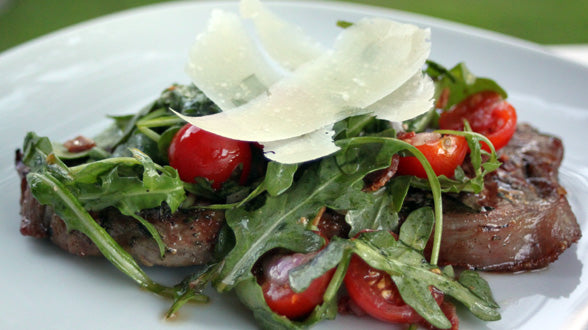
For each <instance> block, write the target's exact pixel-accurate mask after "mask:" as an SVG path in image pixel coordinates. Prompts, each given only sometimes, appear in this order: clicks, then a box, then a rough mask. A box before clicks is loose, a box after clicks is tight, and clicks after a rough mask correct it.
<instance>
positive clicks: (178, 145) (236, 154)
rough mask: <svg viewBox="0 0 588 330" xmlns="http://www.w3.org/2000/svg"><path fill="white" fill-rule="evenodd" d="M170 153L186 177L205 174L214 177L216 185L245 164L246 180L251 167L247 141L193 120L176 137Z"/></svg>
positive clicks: (243, 178)
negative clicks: (194, 123) (195, 124)
mask: <svg viewBox="0 0 588 330" xmlns="http://www.w3.org/2000/svg"><path fill="white" fill-rule="evenodd" d="M168 157H169V164H170V165H171V167H173V168H175V169H177V170H178V173H179V175H180V178H181V179H182V180H183V181H186V182H194V179H195V178H197V177H202V178H206V179H208V180H210V181H212V187H213V188H214V189H219V188H220V187H221V185H222V184H223V183H224V182H226V181H227V180H228V179H229V178H231V176H232V175H233V173H234V172H235V170H236V169H237V168H238V167H239V165H241V166H242V168H241V175H240V179H239V182H240V183H241V184H243V183H245V181H246V180H247V176H248V175H249V170H250V167H251V149H250V146H249V143H248V142H243V141H236V140H232V139H228V138H225V137H222V136H218V135H216V134H213V133H210V132H207V131H205V130H202V129H200V128H198V127H196V126H193V125H191V124H186V125H184V126H183V127H182V128H181V129H180V130H179V131H178V132H177V133H176V135H175V136H174V137H173V139H172V142H171V144H170V146H169V150H168Z"/></svg>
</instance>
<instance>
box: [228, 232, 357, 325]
mask: <svg viewBox="0 0 588 330" xmlns="http://www.w3.org/2000/svg"><path fill="white" fill-rule="evenodd" d="M352 246H353V245H352V243H351V241H349V240H344V239H339V238H336V237H335V238H334V239H333V241H331V243H330V244H329V245H328V246H327V247H326V248H325V249H324V250H322V251H321V252H319V254H317V255H316V256H315V257H314V259H313V260H312V261H311V264H305V265H301V266H299V267H296V268H294V269H292V270H291V271H290V285H291V287H292V288H293V289H298V290H302V287H305V286H308V285H309V284H310V282H311V281H312V279H314V278H316V277H319V276H321V275H322V274H324V273H325V272H326V271H328V270H330V269H332V268H334V267H337V269H336V270H335V273H334V274H333V277H332V279H331V282H330V283H329V286H328V287H327V290H326V291H325V294H324V295H323V303H322V304H320V305H318V306H316V307H315V309H314V310H313V312H312V313H310V315H308V316H307V317H306V319H304V320H296V321H293V320H290V319H288V318H286V317H284V316H280V315H278V314H276V313H274V312H273V311H272V310H271V309H270V308H269V307H268V306H267V304H266V302H265V298H264V297H263V293H262V291H261V287H260V286H259V284H258V283H257V281H256V279H255V278H249V279H247V280H243V281H241V282H239V284H238V285H237V286H236V287H235V292H236V293H237V296H238V297H239V299H240V300H241V302H242V303H243V304H244V305H245V306H247V307H248V308H249V309H251V310H252V311H253V315H254V316H255V319H256V320H257V321H258V323H259V325H260V327H261V328H265V329H306V328H308V327H310V326H312V325H313V324H316V323H318V322H320V321H322V320H332V319H334V318H335V317H336V315H337V292H338V291H339V288H340V287H341V285H342V284H343V278H344V277H345V273H346V272H347V266H348V264H349V260H350V257H351V248H352ZM317 267H318V268H319V270H317Z"/></svg>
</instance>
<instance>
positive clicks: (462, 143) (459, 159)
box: [397, 132, 469, 178]
mask: <svg viewBox="0 0 588 330" xmlns="http://www.w3.org/2000/svg"><path fill="white" fill-rule="evenodd" d="M398 138H399V139H401V140H404V141H406V142H408V143H410V144H412V145H413V146H415V147H416V148H417V149H419V150H420V152H422V153H423V155H425V157H426V158H427V160H428V161H429V163H430V164H431V167H432V168H433V170H434V171H435V174H437V175H438V176H439V175H445V176H447V177H449V178H451V177H453V173H454V172H455V169H456V168H457V167H458V166H459V165H461V164H462V163H463V160H464V159H465V156H466V154H467V152H468V150H469V149H468V144H467V141H466V139H465V138H464V137H462V136H456V135H445V136H441V134H438V133H417V134H415V133H412V132H411V133H404V134H399V135H398ZM397 173H398V174H399V175H414V176H417V177H419V178H426V177H427V173H426V172H425V169H424V168H423V166H422V165H421V162H419V160H418V159H417V158H416V157H414V156H406V157H401V158H400V161H399V163H398V171H397Z"/></svg>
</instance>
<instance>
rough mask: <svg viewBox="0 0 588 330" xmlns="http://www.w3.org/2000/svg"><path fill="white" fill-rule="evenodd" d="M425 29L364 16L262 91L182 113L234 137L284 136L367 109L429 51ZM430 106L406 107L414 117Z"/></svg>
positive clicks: (202, 125)
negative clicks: (230, 104) (222, 108)
mask: <svg viewBox="0 0 588 330" xmlns="http://www.w3.org/2000/svg"><path fill="white" fill-rule="evenodd" d="M428 38H429V31H428V30H423V29H419V28H417V27H416V26H413V25H408V24H401V23H397V22H393V21H389V20H384V19H377V18H373V19H363V20H360V21H359V22H357V23H356V24H354V25H353V26H351V27H349V28H347V29H345V30H343V32H342V33H341V34H340V36H339V38H338V40H337V41H336V43H335V46H334V49H333V50H332V51H328V52H326V53H325V54H323V55H321V56H319V57H318V58H316V59H315V60H312V61H310V62H308V63H306V64H303V65H302V66H301V67H299V68H298V70H296V71H295V72H294V73H293V74H292V75H290V76H287V77H284V78H282V79H281V80H279V81H278V82H276V83H275V84H274V85H273V86H271V87H270V89H269V90H268V92H267V93H265V94H262V95H260V96H258V97H257V98H255V99H253V100H251V101H250V102H248V103H246V104H243V105H241V106H239V107H237V108H234V109H232V110H231V111H229V112H221V113H218V114H214V115H210V116H204V117H190V118H187V117H184V119H186V120H187V121H189V122H190V123H191V124H193V125H195V126H198V127H200V128H202V129H204V130H207V131H210V132H212V133H215V134H218V135H222V136H226V137H229V138H232V139H236V140H244V141H259V142H268V141H276V140H285V139H290V138H294V137H297V136H301V135H304V134H307V133H311V132H313V131H315V130H317V129H320V128H322V127H325V126H328V125H332V124H333V123H335V122H337V121H339V120H342V119H344V118H346V117H348V116H352V115H359V114H364V113H369V112H370V110H369V108H368V106H370V105H372V104H374V103H376V102H377V101H379V100H380V99H382V98H384V97H385V96H387V95H388V94H391V93H392V92H393V91H395V90H396V89H397V88H399V87H400V86H402V85H403V84H404V83H405V82H406V81H407V80H409V78H411V77H412V76H413V75H414V74H415V73H416V72H418V71H420V68H421V67H422V65H423V64H424V62H425V60H426V58H427V57H428V55H429V51H430V44H429V42H428ZM427 110H429V108H425V109H417V108H412V107H410V109H409V111H410V113H409V114H405V115H404V116H403V117H410V118H412V117H415V116H417V115H419V114H421V113H423V112H425V111H427Z"/></svg>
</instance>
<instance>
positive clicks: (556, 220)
mask: <svg viewBox="0 0 588 330" xmlns="http://www.w3.org/2000/svg"><path fill="white" fill-rule="evenodd" d="M499 157H500V159H501V161H502V162H503V165H502V166H501V167H500V169H498V170H497V171H496V172H494V173H492V174H491V175H489V176H487V177H486V185H485V190H484V191H483V192H482V193H481V194H478V195H474V194H461V195H459V196H458V197H457V198H448V197H445V198H444V200H443V210H444V214H443V239H442V244H441V251H440V256H439V263H440V264H451V265H455V266H461V267H468V268H475V269H480V270H492V271H509V272H512V271H521V270H531V269H537V268H543V267H545V266H547V265H548V264H549V263H551V262H553V261H555V260H556V259H557V258H558V256H559V255H560V254H561V253H562V252H563V251H564V250H566V249H567V248H568V247H570V245H571V244H573V243H574V242H576V241H578V239H580V237H581V232H580V227H579V226H578V223H577V221H576V217H575V216H574V214H573V213H572V210H571V208H570V205H569V204H568V201H567V198H566V192H565V190H564V189H563V187H561V186H560V185H559V182H558V169H559V166H560V164H561V161H562V158H563V145H562V142H561V140H560V139H558V138H555V137H552V136H549V135H545V134H541V133H539V132H538V131H537V130H536V129H534V128H532V127H531V126H529V125H525V124H521V125H519V127H518V128H517V131H516V133H515V135H514V137H513V138H512V140H511V141H510V142H509V144H508V145H507V146H505V147H504V148H503V149H501V150H500V151H499ZM466 205H468V206H466Z"/></svg>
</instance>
